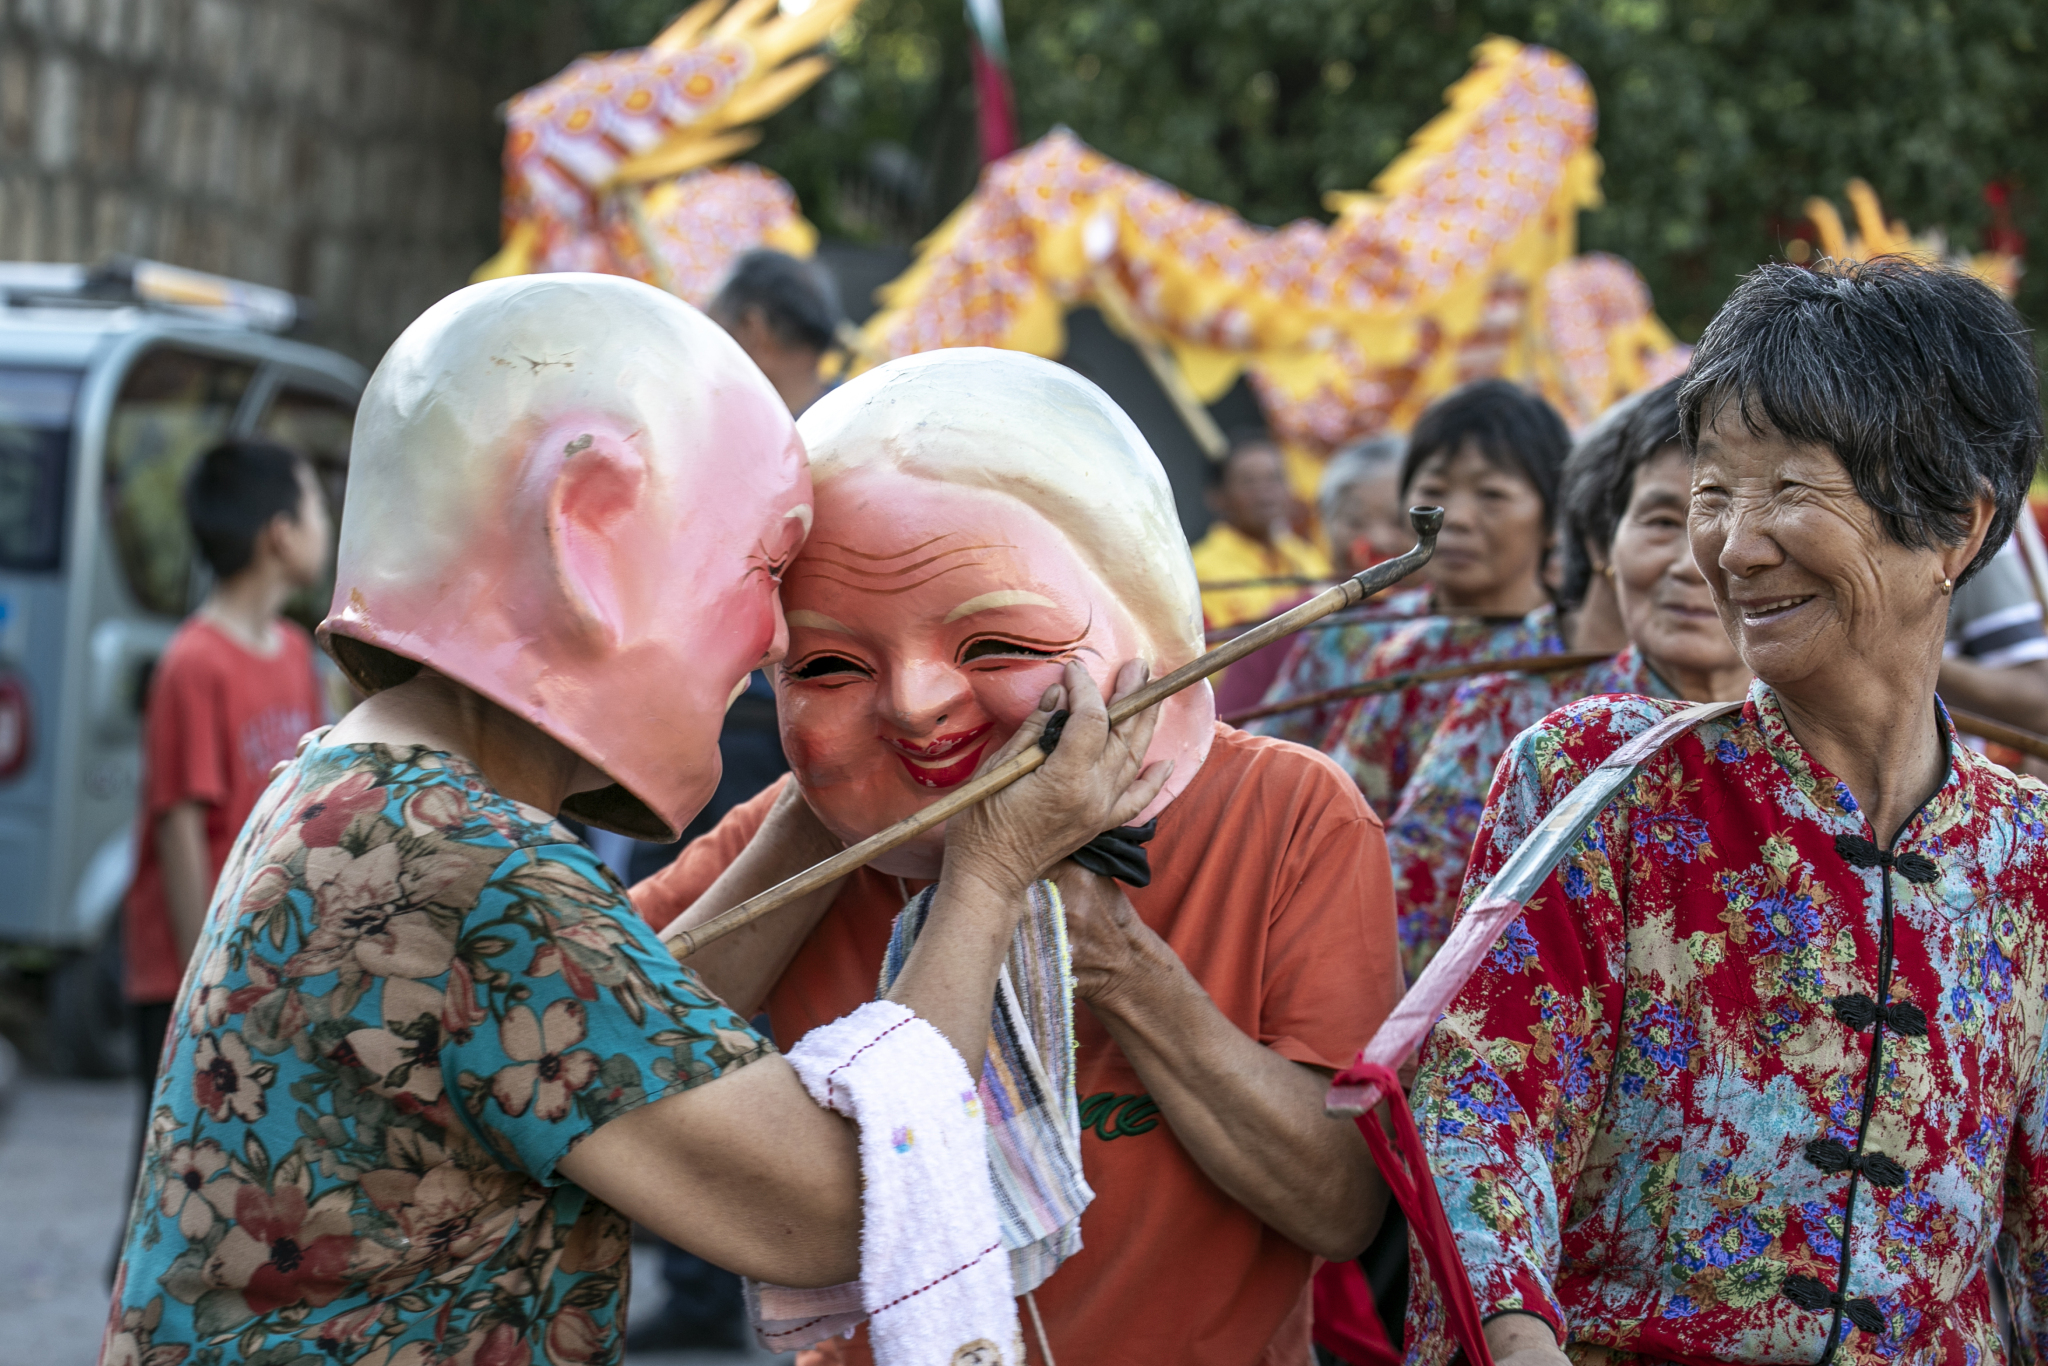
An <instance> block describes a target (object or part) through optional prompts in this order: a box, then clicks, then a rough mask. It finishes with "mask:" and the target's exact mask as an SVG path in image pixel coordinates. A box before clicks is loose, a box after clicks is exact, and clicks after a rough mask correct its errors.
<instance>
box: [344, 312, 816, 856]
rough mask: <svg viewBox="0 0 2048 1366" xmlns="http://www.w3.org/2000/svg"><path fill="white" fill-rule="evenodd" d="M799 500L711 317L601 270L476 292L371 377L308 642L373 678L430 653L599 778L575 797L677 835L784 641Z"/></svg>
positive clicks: (782, 415)
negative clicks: (741, 701)
mask: <svg viewBox="0 0 2048 1366" xmlns="http://www.w3.org/2000/svg"><path fill="white" fill-rule="evenodd" d="M810 501H811V488H810V476H809V474H808V472H807V470H806V468H805V462H804V452H803V445H802V443H801V442H800V441H799V440H798V439H797V435H796V428H795V426H794V424H793V423H792V422H791V421H790V418H789V414H788V412H787V410H785V409H784V408H783V406H782V403H781V400H779V399H778V398H777V397H776V395H775V390H774V389H772V388H771V387H769V384H768V381H767V380H765V379H763V378H762V376H761V373H760V371H758V370H757V369H755V368H754V365H753V363H752V362H750V361H749V360H748V359H747V358H746V355H745V354H744V353H743V352H742V351H741V350H740V348H739V346H738V345H737V344H736V343H734V342H733V340H732V339H731V338H730V337H728V336H727V335H726V334H725V332H724V330H723V329H721V328H720V327H719V326H718V325H717V324H715V323H713V322H711V321H710V320H709V319H707V318H706V317H704V315H703V314H701V313H699V312H697V311H696V310H695V309H693V308H691V307H690V306H689V305H687V304H685V303H682V302H681V301H680V300H678V299H675V298H673V297H672V296H670V295H668V294H665V293H663V292H662V291H660V290H657V289H652V288H650V287H648V286H646V285H643V284H638V283H635V282H634V281H631V280H625V279H620V278H618V277H615V276H609V275H539V276H526V277H522V278H518V279H511V280H495V281H491V282H490V283H487V284H481V285H474V286H471V287H470V288H468V289H465V290H461V291H459V292H457V293H455V294H452V295H450V296H449V297H448V298H446V299H443V300H442V301H441V302H440V303H438V304H436V305H434V307H432V308H430V309H428V310H427V311H426V312H425V313H424V314H422V315H420V318H419V319H418V321H416V322H414V323H413V325H412V326H411V327H409V328H407V329H406V330H405V333H404V335H403V336H401V337H400V338H399V339H398V340H397V342H395V343H394V344H393V345H392V347H391V350H390V351H389V352H388V353H387V354H386V355H385V357H384V360H383V362H382V363H381V364H380V365H378V367H377V373H376V374H375V375H374V376H372V377H371V380H370V386H369V388H368V390H366V391H365V392H364V395H363V402H362V407H361V409H360V410H359V412H358V415H357V418H356V430H355V444H354V448H353V450H352V452H351V455H350V463H349V475H348V508H347V513H346V515H345V516H344V518H343V520H342V526H341V544H340V563H339V566H338V570H337V574H336V579H335V590H334V605H333V608H332V610H331V612H330V613H329V615H328V618H327V620H326V621H325V622H324V623H322V625H321V635H322V638H323V640H324V641H325V643H326V645H327V647H328V649H329V650H330V651H331V652H332V653H333V655H334V657H335V659H336V660H337V661H338V662H339V663H340V664H341V666H342V668H343V669H345V670H347V671H348V674H349V676H350V677H351V678H353V679H354V680H355V681H356V683H357V684H358V685H359V686H361V687H363V688H364V689H365V690H367V691H371V692H374V691H376V690H378V689H380V688H386V687H390V686H393V685H394V684H397V683H400V682H403V681H404V680H405V679H407V678H410V677H411V676H412V675H413V674H414V673H415V672H417V670H418V666H419V665H421V664H425V665H427V666H428V667H430V668H432V669H434V670H436V671H438V672H440V673H442V674H445V675H447V676H448V677H449V678H451V679H454V680H455V681H456V682H458V683H461V684H462V685H464V686H465V687H468V688H471V689H473V690H474V691H476V692H478V693H481V694H482V695H483V696H485V697H488V698H489V699H491V700H492V701H493V702H496V703H497V704H498V705H500V706H502V707H504V708H506V709H507V710H508V711H511V712H512V713H514V714H515V715H517V716H520V717H522V718H524V719H525V720H527V721H529V722H531V723H532V724H534V725H535V726H538V727H539V728H540V729H541V730H543V731H545V732H546V733H547V734H549V735H551V736H553V737H554V738H555V739H557V740H559V741H561V742H562V743H563V744H565V745H567V746H568V747H569V748H570V749H572V750H574V751H575V752H576V753H577V754H579V755H581V756H582V757H583V758H584V759H585V760H587V761H588V762H589V763H590V764H592V765H593V766H595V767H596V768H598V769H600V770H602V771H603V772H604V773H605V774H606V775H607V776H608V777H610V778H611V779H612V781H613V785H612V786H610V787H605V788H601V789H599V790H597V791H594V792H585V793H579V794H578V795H576V796H574V797H571V798H570V799H569V801H568V802H567V803H565V804H564V806H563V811H564V812H565V813H566V814H570V815H574V816H576V817H578V818H580V819H582V820H585V821H588V822H590V823H591V824H593V825H598V826H602V827H604V828H605V829H609V830H617V831H620V832H622V833H624V834H628V835H634V836H638V837H640V838H643V839H673V838H674V837H675V835H676V833H677V832H678V831H679V830H680V829H681V828H682V826H683V825H684V824H686V823H687V822H688V821H689V819H690V817H691V816H693V815H694V814H696V812H697V811H698V810H699V809H700V808H701V807H702V806H703V804H704V803H705V801H707V800H708V799H709V797H710V795H711V791H712V789H713V788H714V787H715V786H716V785H717V782H718V773H719V762H718V744H717V741H718V729H719V725H720V722H721V720H722V718H723V716H724V713H725V709H726V706H727V704H728V703H729V702H730V700H731V699H732V697H733V696H734V695H735V694H736V692H737V691H738V689H739V688H740V687H741V685H743V684H744V682H745V680H746V676H747V673H748V672H749V671H750V670H752V669H754V668H755V667H757V666H758V665H759V664H761V663H762V662H763V660H764V659H767V658H773V657H779V655H780V653H781V650H782V648H783V644H784V641H785V639H786V637H785V635H784V631H783V626H782V613H781V607H780V604H779V603H778V601H777V597H776V581H777V579H778V577H779V576H780V574H781V572H782V570H783V569H784V567H785V566H786V565H787V564H788V562H789V560H790V558H791V557H792V556H793V555H794V554H795V553H796V549H797V547H798V546H799V545H800V544H801V543H802V541H803V536H804V532H805V530H806V529H807V527H808V526H809V521H810Z"/></svg>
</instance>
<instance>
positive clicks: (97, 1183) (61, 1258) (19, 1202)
mask: <svg viewBox="0 0 2048 1366" xmlns="http://www.w3.org/2000/svg"><path fill="white" fill-rule="evenodd" d="M139 1105H140V1097H139V1094H138V1089H137V1087H136V1086H135V1085H134V1084H133V1083H131V1082H95V1081H53V1080H49V1079H47V1078H40V1077H30V1078H26V1079H24V1080H23V1081H22V1083H21V1085H20V1087H19V1089H18V1091H17V1093H16V1097H15V1103H14V1105H13V1106H12V1107H11V1108H10V1109H9V1111H8V1112H7V1113H6V1115H4V1116H0V1366H92V1362H93V1358H94V1355H95V1354H96V1353H97V1351H98V1350H99V1342H100V1329H101V1327H102V1326H103V1325H104V1324H105V1322H106V1314H107V1279H106V1274H107V1263H108V1261H109V1259H110V1258H111V1257H112V1255H113V1250H114V1239H115V1235H116V1232H117V1231H118V1228H119V1225H120V1223H121V1219H122V1217H123V1215H124V1213H125V1211H124V1210H123V1209H122V1200H123V1198H124V1197H125V1195H126V1193H127V1183H128V1165H129V1153H130V1150H131V1145H132V1144H133V1143H134V1141H135V1138H134V1125H135V1115H136V1110H137V1109H138V1108H139ZM633 1273H634V1275H633V1279H634V1282H635V1283H636V1284H637V1285H639V1286H641V1287H643V1288H644V1291H645V1293H643V1294H641V1295H638V1296H636V1297H635V1303H634V1305H633V1309H634V1310H635V1311H636V1312H635V1313H634V1315H633V1317H634V1318H635V1319H638V1318H639V1317H640V1315H641V1314H642V1313H647V1312H651V1311H653V1310H654V1309H656V1308H658V1307H659V1300H660V1290H659V1286H660V1284H661V1281H660V1277H659V1275H658V1274H657V1270H656V1263H655V1261H654V1260H653V1255H652V1253H651V1251H650V1250H648V1249H644V1248H636V1249H635V1250H634V1261H633ZM789 1360H790V1358H788V1357H776V1356H771V1355H769V1354H768V1353H766V1352H755V1353H713V1352H676V1353H665V1354H661V1355H654V1356H637V1357H634V1358H632V1359H631V1360H630V1361H629V1362H628V1366H770V1364H771V1363H776V1362H783V1363H787V1362H788V1361H789Z"/></svg>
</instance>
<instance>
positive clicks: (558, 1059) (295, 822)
mask: <svg viewBox="0 0 2048 1366" xmlns="http://www.w3.org/2000/svg"><path fill="white" fill-rule="evenodd" d="M194 961H195V963H196V964H197V966H196V968H195V970H194V971H193V972H192V973H190V974H189V975H188V976H187V977H186V980H185V985H184V989H183V992H182V994H181V996H180V998H179V1001H178V1004H177V1007H176V1011H175V1014H174V1015H173V1017H172V1029H171V1033H170V1036H169V1037H168V1039H167V1040H166V1042H165V1046H164V1057H163V1062H162V1068H161V1074H160V1080H159V1082H158V1084H157V1090H156V1096H155V1099H154V1101H153V1103H152V1112H151V1121H150V1128H149V1136H148V1140H147V1144H146V1147H145V1151H144V1154H143V1160H142V1170H141V1176H140V1180H139V1183H138V1186H137V1190H136V1195H135V1204H134V1207H133V1210H132V1211H131V1214H130V1219H129V1228H128V1236H127V1241H126V1244H125V1247H124V1248H123V1251H122V1258H121V1268H120V1274H119V1278H118V1281H117V1284H116V1287H115V1293H114V1303H113V1309H112V1312H111V1315H110V1319H109V1323H108V1326H107V1335H106V1339H105V1343H104V1345H103V1347H102V1351H101V1357H100V1360H101V1363H102V1366H224V1364H225V1363H231V1362H232V1363H250V1364H251V1366H256V1364H257V1363H262V1364H263V1366H334V1364H336V1363H339V1364H341V1366H429V1364H430V1363H434V1364H438V1363H443V1362H448V1363H459V1364H460V1366H527V1363H531V1362H552V1363H558V1364H560V1363H581V1362H612V1361H616V1360H617V1359H618V1357H619V1354H620V1340H621V1335H622V1332H623V1327H624V1319H625V1297H626V1290H627V1274H628V1258H627V1255H626V1254H627V1235H628V1228H627V1225H626V1221H625V1220H624V1219H623V1218H622V1217H621V1216H620V1215H618V1214H617V1213H615V1212H614V1211H613V1210H611V1209H610V1208H608V1207H606V1206H605V1205H603V1204H602V1203H600V1202H599V1201H598V1200H596V1199H595V1198H594V1197H592V1196H590V1195H587V1194H586V1193H585V1192H584V1191H582V1190H581V1189H579V1188H578V1187H576V1186H574V1185H571V1184H569V1183H567V1182H566V1181H564V1180H563V1179H562V1178H561V1177H560V1176H559V1175H557V1174H556V1170H555V1168H556V1164H557V1163H559V1162H560V1161H561V1159H562V1157H563V1155H564V1154H566V1153H567V1152H568V1151H569V1150H570V1148H572V1147H573V1146H574V1145H575V1144H576V1142H577V1141H578V1140H579V1139H581V1138H583V1137H584V1136H585V1135H586V1134H589V1133H590V1132H591V1131H592V1130H594V1129H596V1128H597V1127H598V1126H599V1125H601V1124H604V1123H606V1122H607V1121H609V1120H612V1119H615V1118H617V1117H618V1116H620V1115H623V1114H625V1113H627V1112H629V1111H631V1110H633V1109H636V1108H638V1107H639V1106H642V1105H645V1104H647V1103H648V1102H650V1101H654V1100H660V1099H661V1098H663V1097H665V1096H669V1095H673V1094H675V1093H677V1092H680V1091H683V1090H687V1089H688V1088H689V1087H692V1086H695V1085H697V1084H699V1083H700V1082H705V1081H709V1080H711V1079H712V1078H714V1077H717V1076H719V1075H721V1074H722V1073H723V1072H725V1071H726V1070H728V1069H730V1068H733V1067H738V1066H741V1065H743V1064H746V1063H749V1062H752V1061H755V1060H756V1059H759V1058H762V1057H765V1056H768V1055H769V1054H770V1053H772V1052H773V1047H772V1045H770V1044H768V1043H767V1042H766V1041H764V1040H763V1039H761V1038H760V1037H759V1036H758V1035H756V1034H755V1033H753V1032H752V1031H751V1030H749V1029H748V1028H747V1026H746V1024H745V1023H744V1022H743V1021H742V1020H740V1019H739V1018H738V1017H737V1016H735V1015H734V1014H733V1013H732V1012H731V1011H729V1010H727V1009H726V1008H725V1006H724V1005H722V1004H721V1003H720V1002H719V1001H718V1000H717V999H716V998H714V997H713V996H711V995H710V993H709V992H707V991H706V990H705V989H704V988H703V987H702V986H701V985H700V984H699V982H698V981H697V979H696V978H695V976H694V975H692V974H691V973H690V972H688V971H687V970H685V969H683V968H681V967H679V966H678V965H677V964H676V963H675V962H674V961H673V960H672V959H671V958H670V956H669V954H668V952H667V951H666V950H665V949H664V948H663V947H662V945H661V943H660V941H659V940H658V939H657V938H656V937H655V936H654V933H653V932H652V931H651V930H650V929H649V928H648V927H647V925H646V924H645V923H644V922H643V921H641V919H640V918H639V917H638V916H636V915H634V914H633V912H632V910H631V908H630V906H629V905H628V904H627V901H626V897H625V893H624V891H623V889H622V888H621V887H620V886H619V884H618V882H617V881H616V880H615V879H614V878H613V877H612V876H611V874H610V873H609V872H608V871H607V870H606V869H605V868H604V866H603V865H602V864H601V863H599V862H598V861H597V859H596V858H595V857H594V856H593V855H592V854H591V853H590V851H589V850H588V849H586V848H585V847H584V846H583V845H581V844H579V843H577V842H576V841H575V840H574V839H573V838H572V837H571V836H570V835H569V833H568V831H566V830H565V829H563V828H562V827H561V826H559V825H557V824H555V823H554V821H553V820H552V819H550V818H549V817H548V816H547V814H546V813H545V812H542V811H539V810H536V809H535V808H533V807H529V806H525V805H523V804H521V803H519V802H515V801H512V800H511V799H509V798H507V797H504V796H502V795H500V794H499V793H497V792H496V791H494V790H493V789H492V788H491V787H489V786H488V785H487V784H486V782H485V781H484V779H483V777H482V775H481V774H480V773H478V771H477V770H476V769H475V768H474V767H472V766H471V765H469V764H468V763H466V762H464V761H463V760H460V759H457V758H454V757H452V756H450V755H446V754H440V753H436V752H433V751H430V750H425V749H420V748H417V747H403V748H390V747H385V746H374V745H356V746H332V747H317V748H313V749H309V750H307V751H306V753H305V754H304V755H303V756H302V757H300V758H299V759H298V760H296V761H295V762H293V763H292V764H291V765H290V766H288V767H287V768H286V769H285V771H284V772H283V773H282V774H281V775H280V776H279V777H278V778H277V779H276V780H275V781H273V782H272V783H271V785H270V788H269V790H268V791H267V792H266V793H265V794H264V798H263V800H262V802H261V803H259V805H258V806H257V808H256V810H255V812H254V814H252V815H251V817H250V818H249V823H248V825H247V826H246V827H244V829H243V831H242V835H241V838H240V840H239V841H238V842H237V844H236V846H235V849H234V851H233V852H232V853H231V854H230V856H229V858H228V863H227V867H226V868H225V869H224V870H223V872H222V874H221V880H220V884H219V888H218V890H217V892H216V894H215V898H214V905H213V908H212V911H211V913H210V914H209V916H208V919H207V926H206V932H205V934H204V936H203V938H202V939H201V940H200V943H199V947H198V951H197V953H196V955H195V960H194Z"/></svg>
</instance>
